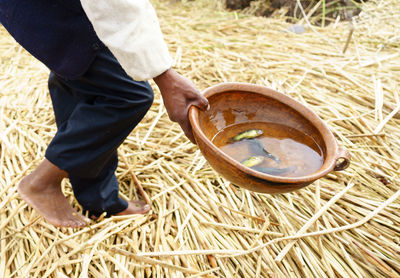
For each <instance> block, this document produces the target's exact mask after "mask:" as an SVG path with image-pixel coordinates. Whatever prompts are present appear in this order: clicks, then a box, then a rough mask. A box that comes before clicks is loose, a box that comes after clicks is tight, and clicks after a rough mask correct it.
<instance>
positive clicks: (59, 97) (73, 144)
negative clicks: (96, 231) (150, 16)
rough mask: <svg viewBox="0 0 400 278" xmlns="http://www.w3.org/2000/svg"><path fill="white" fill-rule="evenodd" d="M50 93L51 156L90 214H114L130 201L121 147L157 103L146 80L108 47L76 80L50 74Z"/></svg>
mask: <svg viewBox="0 0 400 278" xmlns="http://www.w3.org/2000/svg"><path fill="white" fill-rule="evenodd" d="M48 86H49V91H50V96H51V100H52V103H53V108H54V113H55V119H56V124H57V133H56V134H55V136H54V138H53V139H52V141H51V142H50V144H49V146H48V148H47V150H46V155H45V156H46V158H47V159H48V160H49V161H51V162H52V163H54V164H55V165H57V166H58V167H59V168H60V169H62V170H65V171H66V172H67V173H68V175H69V179H70V182H71V184H72V188H73V191H74V194H75V198H76V199H77V200H78V202H79V203H80V204H81V206H82V207H83V210H84V211H88V212H89V214H90V215H95V216H98V215H100V214H101V213H103V212H107V213H108V214H115V213H118V212H120V211H122V210H124V209H125V208H126V207H127V206H128V203H127V202H126V201H125V200H123V199H121V198H119V196H118V192H119V185H118V181H117V179H116V177H115V169H116V168H117V164H118V155H117V148H118V146H119V145H120V144H121V143H122V142H123V141H124V139H125V138H126V137H127V136H128V135H129V133H130V132H131V131H132V130H133V128H134V127H135V126H136V125H137V124H138V123H139V122H140V121H141V119H142V118H143V117H144V115H145V114H146V112H147V111H148V109H149V108H150V106H151V104H152V103H153V98H154V95H153V90H152V89H151V87H150V85H149V84H148V83H147V82H138V81H134V80H133V79H132V78H130V77H129V76H128V75H127V74H126V73H125V71H124V70H123V69H122V67H121V66H120V64H119V63H118V61H117V60H116V59H115V57H114V56H113V55H112V54H111V52H110V51H109V50H108V49H107V48H105V49H102V50H101V51H99V52H98V55H97V57H96V58H95V60H94V62H93V63H92V64H91V66H90V68H89V69H88V71H87V72H86V73H85V74H84V75H83V76H81V77H79V78H76V79H66V78H63V77H61V76H58V75H57V74H55V73H53V72H51V73H50V77H49V82H48Z"/></svg>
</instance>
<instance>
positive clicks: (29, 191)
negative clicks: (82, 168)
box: [17, 159, 89, 228]
mask: <svg viewBox="0 0 400 278" xmlns="http://www.w3.org/2000/svg"><path fill="white" fill-rule="evenodd" d="M66 177H67V173H66V172H65V171H63V170H61V169H59V168H58V167H57V166H55V165H54V164H52V163H51V162H50V161H48V160H47V159H45V160H44V161H43V162H42V163H41V164H40V165H39V166H38V167H37V168H36V169H35V171H33V172H32V173H31V174H30V175H28V176H26V177H25V178H24V179H23V180H22V181H21V182H20V184H19V185H18V188H17V189H18V193H19V195H20V196H21V197H22V199H24V200H25V202H27V203H28V204H29V205H30V206H31V207H33V208H34V209H36V210H37V211H38V212H39V213H40V214H41V215H42V216H43V217H44V219H46V220H47V221H48V222H49V223H51V224H53V225H54V226H56V227H72V228H81V227H85V226H86V225H87V223H88V222H89V219H87V218H86V217H84V216H83V215H81V214H80V213H78V212H77V211H76V210H75V209H73V208H72V206H71V205H70V204H69V202H68V200H67V199H66V198H65V196H64V194H63V193H62V191H61V181H62V180H63V179H64V178H66Z"/></svg>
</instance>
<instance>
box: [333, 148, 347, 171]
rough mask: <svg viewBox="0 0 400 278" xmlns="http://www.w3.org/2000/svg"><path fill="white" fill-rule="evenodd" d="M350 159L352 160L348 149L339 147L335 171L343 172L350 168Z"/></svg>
mask: <svg viewBox="0 0 400 278" xmlns="http://www.w3.org/2000/svg"><path fill="white" fill-rule="evenodd" d="M350 158H351V155H350V153H349V152H348V151H347V150H346V149H344V148H341V147H339V148H338V154H337V155H336V165H335V167H334V168H333V170H334V171H342V170H344V169H346V168H347V167H349V165H350Z"/></svg>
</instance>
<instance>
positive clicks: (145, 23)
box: [81, 0, 172, 81]
mask: <svg viewBox="0 0 400 278" xmlns="http://www.w3.org/2000/svg"><path fill="white" fill-rule="evenodd" d="M81 4H82V7H83V9H84V11H85V13H86V15H87V16H88V18H89V20H90V22H91V23H92V25H93V27H94V30H95V31H96V34H97V36H98V37H99V38H100V40H101V41H102V42H103V43H104V44H105V45H106V46H107V47H108V48H109V49H110V51H111V52H112V53H113V54H114V56H115V57H116V58H117V60H118V61H119V63H120V64H121V66H122V68H123V69H124V70H125V71H126V73H127V74H128V75H130V76H131V77H132V78H133V79H135V80H137V81H142V80H148V79H151V78H153V77H156V76H158V75H160V74H161V73H163V72H164V71H166V70H167V69H169V68H170V67H171V66H172V58H171V56H170V54H169V52H168V47H167V45H166V43H165V41H164V38H163V35H162V33H161V30H160V25H159V22H158V19H157V15H156V12H155V10H154V8H153V6H152V5H151V3H150V2H149V0H81Z"/></svg>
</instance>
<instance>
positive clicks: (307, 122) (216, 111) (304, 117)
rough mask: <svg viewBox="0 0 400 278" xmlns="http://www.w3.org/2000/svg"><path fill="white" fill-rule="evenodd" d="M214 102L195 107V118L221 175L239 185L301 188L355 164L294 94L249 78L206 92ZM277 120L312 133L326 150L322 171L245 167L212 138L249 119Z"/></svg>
mask: <svg viewBox="0 0 400 278" xmlns="http://www.w3.org/2000/svg"><path fill="white" fill-rule="evenodd" d="M203 94H204V96H205V97H206V98H207V99H208V101H209V103H210V109H209V110H208V111H201V110H199V109H198V108H197V107H195V106H192V107H191V108H190V110H189V119H190V123H191V125H192V129H193V134H194V137H195V139H196V142H197V144H198V147H199V148H200V150H201V152H202V154H203V156H204V157H205V158H206V159H207V161H208V162H209V163H210V165H211V167H213V168H214V170H216V171H217V172H218V173H219V174H221V175H222V176H223V177H224V178H225V179H227V180H229V181H230V182H232V183H233V184H235V185H237V186H240V187H243V188H246V189H249V190H252V191H256V192H261V193H270V194H275V193H285V192H290V191H294V190H298V189H300V188H302V187H304V186H307V185H309V184H310V183H312V182H314V181H315V180H317V179H319V178H321V177H323V176H325V175H327V174H328V173H329V172H331V171H340V170H343V169H345V168H347V167H348V166H349V164H350V154H349V153H348V152H347V151H346V150H345V149H343V148H340V147H339V146H338V144H337V142H336V140H335V138H334V136H333V134H332V132H331V131H330V130H329V129H328V127H327V126H326V125H325V124H324V123H323V122H322V121H321V119H320V118H319V117H318V116H317V115H316V114H315V113H314V112H312V111H311V110H310V109H308V108H307V107H305V106H304V105H302V104H301V103H299V102H297V101H295V100H294V99H292V98H290V97H288V96H286V95H284V94H282V93H279V92H276V91H274V90H271V89H268V88H265V87H263V86H258V85H253V84H245V83H223V84H219V85H216V86H213V87H210V88H208V89H206V90H205V91H203ZM260 121H262V122H274V123H277V124H284V125H287V126H289V127H291V128H295V129H297V130H299V131H301V132H302V133H304V134H307V135H308V136H311V137H312V138H313V139H314V140H315V142H316V143H317V144H318V145H319V146H320V148H321V150H322V153H323V158H324V159H323V164H322V166H321V168H320V169H319V170H317V171H316V172H314V173H312V174H309V175H306V176H300V177H282V176H274V175H268V174H264V173H261V172H258V171H255V170H253V169H250V168H248V167H245V166H243V165H242V164H241V163H239V162H238V161H236V160H234V159H233V158H231V157H230V156H228V155H226V154H225V153H224V152H222V151H221V150H220V149H219V148H218V147H216V146H215V145H214V144H213V143H212V142H211V140H212V138H213V137H214V135H215V134H217V133H218V132H219V131H221V130H222V129H224V128H225V127H226V126H230V125H233V124H240V123H249V122H260Z"/></svg>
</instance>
